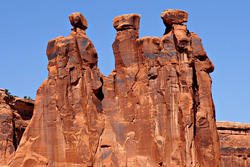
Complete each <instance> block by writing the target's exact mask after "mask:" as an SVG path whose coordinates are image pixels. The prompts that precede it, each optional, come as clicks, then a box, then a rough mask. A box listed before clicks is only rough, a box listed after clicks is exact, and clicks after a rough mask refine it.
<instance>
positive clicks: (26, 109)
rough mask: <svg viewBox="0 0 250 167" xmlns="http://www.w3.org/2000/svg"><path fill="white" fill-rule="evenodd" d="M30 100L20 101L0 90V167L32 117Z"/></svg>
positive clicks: (12, 151) (11, 154)
mask: <svg viewBox="0 0 250 167" xmlns="http://www.w3.org/2000/svg"><path fill="white" fill-rule="evenodd" d="M33 108H34V103H33V101H32V100H28V99H22V98H18V97H15V96H12V95H10V94H8V92H7V91H5V90H3V89H0V166H2V165H3V166H4V165H7V162H8V160H9V159H10V158H11V157H12V156H13V154H14V152H15V150H16V149H17V147H18V145H19V142H20V140H21V138H22V135H23V133H24V130H25V129H26V127H27V126H28V124H29V121H30V119H31V117H32V115H33Z"/></svg>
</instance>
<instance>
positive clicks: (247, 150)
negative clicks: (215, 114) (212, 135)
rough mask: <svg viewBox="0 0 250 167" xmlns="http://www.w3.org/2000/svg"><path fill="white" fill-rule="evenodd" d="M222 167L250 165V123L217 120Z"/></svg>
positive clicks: (244, 166) (245, 166)
mask: <svg viewBox="0 0 250 167" xmlns="http://www.w3.org/2000/svg"><path fill="white" fill-rule="evenodd" d="M217 129H218V133H219V137H220V145H221V167H236V166H239V167H249V166H250V124H249V123H248V124H246V123H245V124H244V123H232V122H217Z"/></svg>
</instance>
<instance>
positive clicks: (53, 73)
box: [9, 10, 220, 167]
mask: <svg viewBox="0 0 250 167" xmlns="http://www.w3.org/2000/svg"><path fill="white" fill-rule="evenodd" d="M161 16H162V19H163V22H164V23H165V25H166V31H165V33H164V35H163V36H162V37H161V38H159V37H143V38H139V22H140V15H138V14H128V15H122V16H118V17H116V18H114V20H113V26H114V28H115V29H116V30H117V34H116V38H115V41H114V43H113V50H114V56H115V70H114V71H113V72H112V73H111V74H110V75H109V76H108V77H105V76H103V75H102V74H101V73H100V72H99V70H98V68H97V53H96V51H95V48H94V45H93V44H92V42H91V41H90V40H89V39H88V37H87V36H86V34H85V29H86V28H87V21H86V19H85V18H84V17H83V16H82V15H81V14H79V13H74V14H72V15H71V16H70V21H71V24H72V26H73V29H72V32H71V34H70V35H69V37H58V38H56V39H54V40H51V41H49V43H48V48H47V56H48V60H49V64H48V70H49V76H48V79H47V80H45V81H44V82H43V84H42V85H41V86H40V88H39V89H38V91H37V97H36V101H35V109H34V116H33V118H32V120H31V123H30V124H29V126H28V128H27V129H26V131H25V133H24V135H23V137H22V140H21V143H20V145H19V146H18V149H17V151H16V153H15V155H14V156H13V158H11V159H10V161H9V166H11V167H31V166H32V167H33V166H51V167H82V166H84V167H103V166H106V167H109V166H110V167H111V166H113V167H145V166H147V167H157V166H163V167H184V166H185V167H194V166H195V167H198V166H201V167H203V166H204V167H216V166H219V164H220V148H219V138H218V135H217V131H216V124H215V111H214V105H213V100H212V96H211V78H210V76H209V73H210V72H212V71H213V69H214V67H213V64H212V62H211V61H210V60H209V58H208V57H207V55H206V52H205V51H204V49H203V46H202V43H201V39H200V38H199V37H198V36H197V35H196V34H195V33H190V32H189V31H188V30H187V27H186V25H184V24H183V23H184V22H186V21H187V13H186V12H185V11H180V10H167V11H164V12H163V13H162V15H161Z"/></svg>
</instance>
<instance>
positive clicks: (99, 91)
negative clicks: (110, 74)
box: [93, 77, 104, 101]
mask: <svg viewBox="0 0 250 167" xmlns="http://www.w3.org/2000/svg"><path fill="white" fill-rule="evenodd" d="M100 81H101V83H102V85H101V86H100V87H99V88H98V89H93V92H94V94H95V96H96V97H97V98H98V99H99V100H100V101H102V100H103V99H104V94H103V92H102V87H103V79H102V77H101V78H100Z"/></svg>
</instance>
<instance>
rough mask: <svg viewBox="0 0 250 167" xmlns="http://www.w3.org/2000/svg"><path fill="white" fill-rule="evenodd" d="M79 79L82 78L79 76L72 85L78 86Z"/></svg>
mask: <svg viewBox="0 0 250 167" xmlns="http://www.w3.org/2000/svg"><path fill="white" fill-rule="evenodd" d="M79 81H80V78H77V80H76V81H75V82H72V83H71V85H72V86H76V85H78V83H79Z"/></svg>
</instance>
